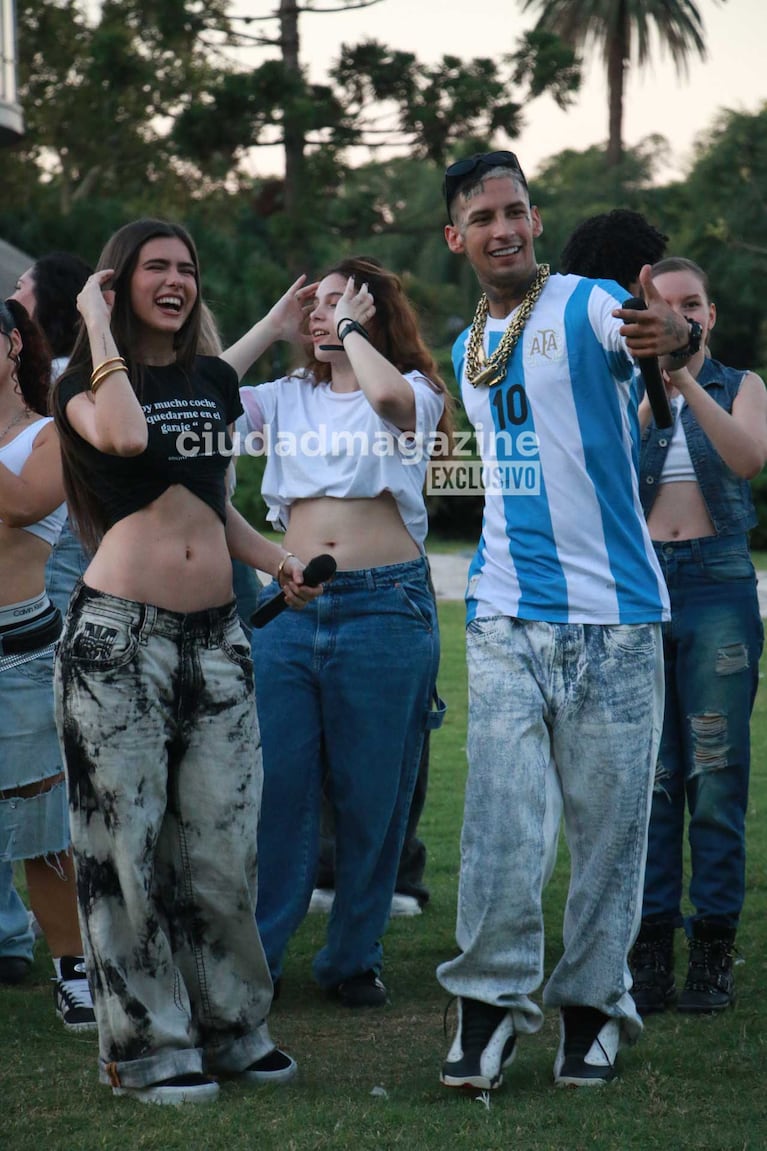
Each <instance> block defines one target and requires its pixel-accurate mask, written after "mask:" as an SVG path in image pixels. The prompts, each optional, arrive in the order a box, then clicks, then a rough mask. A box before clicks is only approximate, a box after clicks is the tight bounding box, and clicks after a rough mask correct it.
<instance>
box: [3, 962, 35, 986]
mask: <svg viewBox="0 0 767 1151" xmlns="http://www.w3.org/2000/svg"><path fill="white" fill-rule="evenodd" d="M31 966H32V964H31V963H30V961H29V960H28V959H25V958H24V957H23V955H0V983H6V984H8V985H9V986H10V985H12V984H15V983H23V982H24V980H25V979H26V978H27V975H28V974H29V969H30V967H31Z"/></svg>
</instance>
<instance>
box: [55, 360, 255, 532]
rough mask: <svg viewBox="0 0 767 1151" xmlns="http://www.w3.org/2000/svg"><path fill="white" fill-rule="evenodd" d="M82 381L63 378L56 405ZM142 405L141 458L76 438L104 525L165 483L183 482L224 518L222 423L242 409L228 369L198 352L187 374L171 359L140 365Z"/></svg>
mask: <svg viewBox="0 0 767 1151" xmlns="http://www.w3.org/2000/svg"><path fill="white" fill-rule="evenodd" d="M89 386H90V382H89V380H88V378H87V377H77V376H69V377H64V379H63V380H62V381H61V384H60V385H59V387H60V388H61V403H62V406H65V405H66V404H67V403H68V401H69V400H70V399H72V397H73V396H75V395H77V394H78V393H79V392H83V391H86V390H87V389H88V387H89ZM141 404H142V407H143V410H144V415H145V416H146V420H147V425H148V428H149V442H148V444H147V447H146V448H145V450H144V451H143V452H142V453H141V454H140V455H138V456H117V455H110V454H108V453H106V452H100V451H98V449H97V448H94V447H93V446H92V445H91V444H89V443H88V442H87V441H86V440H83V439H82V438H80V437H77V439H76V441H75V442H76V450H77V451H79V453H80V456H81V460H82V463H83V465H84V468H85V470H86V472H87V475H88V478H89V483H90V486H91V489H92V494H93V495H94V497H95V498H96V499H97V500H98V501H99V502H100V503H101V505H102V507H103V509H104V512H105V515H106V518H107V522H108V525H109V527H112V526H113V525H114V524H116V523H117V522H118V520H121V519H124V518H125V517H126V516H129V515H132V514H133V512H137V511H140V510H141V508H145V507H146V506H147V505H148V504H150V503H152V501H153V500H156V499H158V497H159V496H161V495H162V494H163V492H165V491H166V490H167V489H168V488H169V487H170V486H171V485H172V484H183V486H184V487H186V488H188V489H189V491H190V492H192V493H193V494H194V495H196V496H198V497H199V498H200V499H201V500H202V501H203V502H204V503H206V504H207V505H208V506H209V507H210V508H212V509H213V511H214V512H215V513H216V515H218V516H219V518H220V519H221V520H222V521H223V520H225V518H226V470H227V467H228V465H229V462H230V458H231V457H230V454H228V453H230V450H231V441H230V438H229V434H228V432H227V427H228V425H230V424H233V423H234V421H235V420H236V419H237V417H238V416H239V415H240V413H241V412H242V405H241V403H240V397H239V391H238V386H237V374H236V372H235V371H234V369H233V368H232V367H231V366H230V365H229V364H227V363H225V362H224V361H223V360H221V359H219V358H218V357H217V356H197V357H196V359H195V363H194V369H193V372H192V374H191V377H190V376H188V375H187V373H186V372H185V371H184V370H183V368H181V367H179V366H178V365H177V364H169V365H167V366H166V367H149V366H145V368H144V394H143V397H142V399H141Z"/></svg>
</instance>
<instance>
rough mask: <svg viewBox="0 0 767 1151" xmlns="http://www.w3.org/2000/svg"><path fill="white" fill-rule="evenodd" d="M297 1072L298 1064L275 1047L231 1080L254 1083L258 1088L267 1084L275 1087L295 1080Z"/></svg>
mask: <svg viewBox="0 0 767 1151" xmlns="http://www.w3.org/2000/svg"><path fill="white" fill-rule="evenodd" d="M297 1072H298V1064H297V1063H296V1061H295V1059H291V1058H290V1056H289V1055H288V1054H287V1053H286V1052H285V1051H280V1049H279V1047H275V1048H274V1050H273V1051H270V1052H269V1054H268V1055H264V1056H263V1058H261V1059H257V1060H256V1062H255V1063H251V1065H250V1067H246V1068H245V1070H244V1071H239V1072H237V1073H236V1074H235V1075H233V1076H232V1078H233V1079H238V1080H240V1081H241V1082H243V1083H255V1084H256V1085H258V1086H259V1087H260V1086H263V1085H265V1084H268V1083H275V1084H277V1085H279V1084H281V1083H290V1081H291V1079H295V1077H296V1074H297Z"/></svg>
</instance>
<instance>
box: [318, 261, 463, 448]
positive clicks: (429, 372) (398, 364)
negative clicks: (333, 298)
mask: <svg viewBox="0 0 767 1151" xmlns="http://www.w3.org/2000/svg"><path fill="white" fill-rule="evenodd" d="M336 275H338V276H343V278H344V279H345V280H348V279H349V277H350V276H351V278H352V279H353V280H354V285H355V287H356V288H357V289H359V288H361V287H362V285H363V284H367V285H368V287H369V288H370V291H371V294H372V296H373V300H374V302H375V308H376V310H375V315H374V316H373V318H372V319H371V320H369V321H368V322H367V324H366V325H365V327H366V329H367V332H368V334H369V336H370V342H371V344H372V345H373V347H374V348H375V349H376V351H377V352H380V353H381V355H382V356H385V357H386V359H387V360H388V361H389V363H390V364H393V365H394V367H395V368H397V370H398V371H400V372H403V373H404V372H420V373H421V374H422V375H424V376H426V378H427V379H428V380H430V381H431V382H432V384H433V385H434V386H435V387H436V388H437V389H438V390H439V391H440V392H441V393H442V395H443V396H444V399H445V408H444V411H443V413H442V416H441V418H440V421H439V424H438V425H437V429H438V431H440V432H441V433H442V434H443V435H446V436H447V437H448V440H449V441H452V434H453V406H454V401H453V397H452V396H451V394H450V392H449V391H448V388H447V385H446V384H445V381H444V380H443V379H442V377H441V376H440V374H439V369H438V368H437V362H436V360H435V359H434V357H433V356H432V354H431V352H430V351H429V349H428V348H427V347H426V344H425V343H424V341H423V337H422V336H421V332H420V328H419V325H418V317H417V316H416V313H415V309H414V307H413V305H412V304H411V303H410V300H409V299H408V297H407V295H406V294H405V290H404V288H403V286H402V281H401V280H400V278H399V276H396V275H395V274H394V272H390V271H389V270H388V269H387V268H384V267H383V265H382V264H379V262H378V260H375V259H374V258H373V257H372V256H347V257H346V258H345V259H342V260H339V262H338V263H337V264H334V265H333V266H332V267H330V268H327V269H326V270H325V271H324V272H323V273H322V275H320V276H318V277H317V279H318V280H324V279H325V277H326V276H336ZM308 370H309V371H310V372H311V374H312V375H313V376H314V378H315V380H319V381H321V382H323V383H325V382H326V381H328V380H329V379H330V374H331V366H330V364H327V363H320V361H319V360H317V359H315V358H314V356H313V355H312V354H311V353H310V356H309V363H308Z"/></svg>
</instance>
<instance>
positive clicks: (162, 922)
mask: <svg viewBox="0 0 767 1151" xmlns="http://www.w3.org/2000/svg"><path fill="white" fill-rule="evenodd" d="M55 699H56V713H57V723H58V728H59V734H60V737H61V741H62V747H63V750H64V755H65V759H66V768H67V777H68V783H69V804H70V820H71V828H72V846H73V850H74V858H75V867H76V871H77V894H78V903H79V909H80V923H81V928H82V935H83V944H84V948H85V958H86V965H87V969H88V977H89V980H90V982H91V987H92V991H93V1002H94V1007H95V1012H96V1020H97V1023H98V1030H99V1055H100V1073H101V1080H102V1082H105V1083H110V1084H112V1085H113V1086H116V1085H122V1086H125V1087H141V1086H145V1085H147V1084H150V1083H153V1082H156V1081H157V1080H159V1079H165V1078H168V1077H170V1076H174V1075H182V1074H189V1073H191V1072H197V1071H201V1070H202V1069H203V1067H205V1068H207V1069H209V1070H211V1071H216V1070H222V1071H238V1070H242V1069H243V1068H245V1067H246V1066H248V1065H249V1064H250V1063H252V1062H253V1061H254V1060H257V1059H260V1058H261V1057H262V1056H264V1055H265V1054H267V1053H268V1052H269V1051H270V1050H271V1049H272V1048H273V1046H274V1044H273V1043H272V1041H271V1040H270V1038H269V1033H268V1030H267V1027H266V1023H265V1019H266V1015H267V1013H268V1011H269V1007H270V1004H271V998H272V984H271V980H270V978H269V970H268V968H267V965H266V960H265V958H264V953H263V949H262V947H261V942H260V940H259V937H258V931H257V929H256V921H255V898H256V826H257V823H258V812H259V796H260V789H261V758H260V752H259V741H258V724H257V720H256V711H255V701H254V694H253V667H252V662H251V659H250V652H249V649H248V646H247V644H246V642H245V639H244V636H243V634H242V630H241V628H240V624H239V621H238V619H237V612H236V608H235V605H234V603H232V604H231V605H228V606H227V607H222V608H213V609H210V610H209V611H200V612H194V613H190V614H187V615H184V614H179V613H176V612H171V611H166V610H163V609H160V608H156V607H153V606H151V605H147V604H141V603H134V602H132V601H130V600H125V599H120V598H118V597H116V596H111V595H105V594H103V593H102V592H98V591H94V590H93V589H91V588H88V587H85V586H83V585H80V586H79V588H76V589H75V592H74V594H73V596H72V600H71V604H70V608H69V612H68V615H67V619H66V623H65V626H64V633H63V636H62V639H61V644H60V647H59V651H58V655H57V659H56V679H55Z"/></svg>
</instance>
